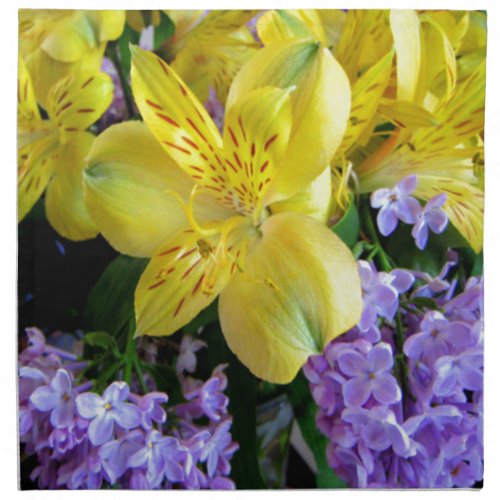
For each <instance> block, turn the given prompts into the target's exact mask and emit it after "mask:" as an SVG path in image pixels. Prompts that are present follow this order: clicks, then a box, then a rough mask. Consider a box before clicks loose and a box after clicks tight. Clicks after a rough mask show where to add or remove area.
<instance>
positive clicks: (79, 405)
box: [76, 392, 105, 419]
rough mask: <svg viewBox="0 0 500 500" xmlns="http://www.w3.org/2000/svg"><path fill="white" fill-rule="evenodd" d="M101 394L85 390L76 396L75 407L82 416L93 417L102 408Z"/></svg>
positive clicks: (100, 411)
mask: <svg viewBox="0 0 500 500" xmlns="http://www.w3.org/2000/svg"><path fill="white" fill-rule="evenodd" d="M104 404H105V403H104V401H103V399H102V398H101V396H98V395H97V394H95V393H93V392H85V393H84V394H80V395H78V396H77V397H76V409H77V411H78V413H79V415H80V416H81V417H83V418H89V419H90V418H94V417H96V416H97V415H98V414H100V413H102V411H103V410H104Z"/></svg>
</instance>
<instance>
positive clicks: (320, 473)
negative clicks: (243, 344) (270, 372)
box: [287, 372, 346, 488]
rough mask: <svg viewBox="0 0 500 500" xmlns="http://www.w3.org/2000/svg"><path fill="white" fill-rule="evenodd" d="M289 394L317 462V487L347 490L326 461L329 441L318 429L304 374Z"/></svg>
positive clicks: (294, 382)
mask: <svg viewBox="0 0 500 500" xmlns="http://www.w3.org/2000/svg"><path fill="white" fill-rule="evenodd" d="M287 394H288V399H289V401H290V404H291V405H292V408H293V412H294V415H295V419H296V420H297V423H298V424H299V427H300V431H301V432H302V436H303V438H304V440H305V442H306V443H307V444H308V446H309V448H310V449H311V451H312V453H313V455H314V459H315V461H316V467H317V473H316V485H317V486H318V488H345V486H346V485H345V483H344V481H342V480H341V479H340V478H339V477H337V476H336V475H335V473H334V472H333V470H332V469H331V468H330V466H329V465H328V462H327V460H326V446H327V444H328V440H327V438H326V437H325V436H324V435H323V434H321V433H320V431H319V430H318V428H317V427H316V412H317V410H318V407H317V406H316V404H315V402H314V400H313V399H312V397H311V392H310V391H309V385H308V382H307V380H306V378H305V377H304V375H303V373H302V372H299V374H298V375H297V376H296V377H295V379H294V380H293V382H291V383H290V384H288V385H287Z"/></svg>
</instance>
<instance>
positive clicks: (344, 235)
mask: <svg viewBox="0 0 500 500" xmlns="http://www.w3.org/2000/svg"><path fill="white" fill-rule="evenodd" d="M332 231H333V232H334V233H335V234H336V235H337V236H338V237H339V238H340V239H341V240H342V241H343V242H344V243H345V244H346V245H347V246H348V247H349V248H352V247H353V246H354V245H355V243H356V242H357V241H358V235H359V214H358V209H357V207H356V203H354V200H351V203H350V205H349V207H348V209H347V210H346V213H345V214H344V216H343V217H342V219H340V220H339V222H337V224H335V226H333V228H332Z"/></svg>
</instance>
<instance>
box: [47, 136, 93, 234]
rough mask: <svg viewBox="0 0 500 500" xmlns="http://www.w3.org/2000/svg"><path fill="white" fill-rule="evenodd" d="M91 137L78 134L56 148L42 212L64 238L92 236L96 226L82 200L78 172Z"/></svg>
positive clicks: (81, 185)
mask: <svg viewBox="0 0 500 500" xmlns="http://www.w3.org/2000/svg"><path fill="white" fill-rule="evenodd" d="M93 142H94V136H93V135H92V134H90V133H88V132H83V133H81V134H78V136H77V137H75V139H74V140H73V141H72V142H71V143H67V144H65V145H63V146H62V147H61V148H60V151H59V154H60V157H59V160H58V161H57V165H56V166H55V169H54V176H53V177H52V179H51V181H50V183H49V185H48V187H47V192H46V195H45V212H46V214H47V219H48V220H49V222H50V225H51V226H52V227H53V228H54V229H55V230H56V231H57V232H58V233H59V234H60V235H61V236H63V237H64V238H68V239H70V240H73V241H80V240H86V239H89V238H94V237H95V236H97V234H98V232H99V231H98V229H97V227H96V226H95V224H94V223H93V222H92V219H91V218H90V215H89V213H88V212H87V209H86V208H85V205H84V203H83V184H82V183H83V179H82V171H83V169H84V167H85V157H86V156H87V154H88V152H89V151H90V148H91V146H92V143H93Z"/></svg>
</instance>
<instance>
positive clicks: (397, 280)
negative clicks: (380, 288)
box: [391, 269, 415, 293]
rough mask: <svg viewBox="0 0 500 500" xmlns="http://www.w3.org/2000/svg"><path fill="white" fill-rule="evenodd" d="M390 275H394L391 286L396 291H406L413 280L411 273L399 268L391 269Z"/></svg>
mask: <svg viewBox="0 0 500 500" xmlns="http://www.w3.org/2000/svg"><path fill="white" fill-rule="evenodd" d="M391 275H392V276H394V280H393V281H392V283H391V286H393V287H394V288H395V289H396V290H397V291H398V293H404V292H406V291H408V290H409V289H410V287H411V286H412V285H413V282H414V281H415V278H414V276H413V275H412V274H411V273H409V272H408V271H403V270H401V269H394V271H391Z"/></svg>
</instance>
